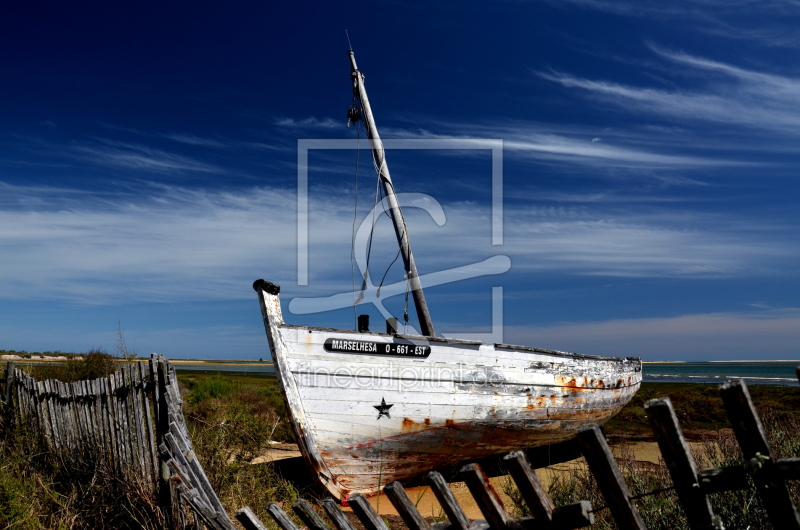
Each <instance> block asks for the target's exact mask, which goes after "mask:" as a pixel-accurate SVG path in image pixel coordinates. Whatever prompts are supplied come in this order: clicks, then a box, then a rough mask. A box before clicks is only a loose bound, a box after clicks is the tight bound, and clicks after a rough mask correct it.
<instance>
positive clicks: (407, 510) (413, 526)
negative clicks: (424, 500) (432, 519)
mask: <svg viewBox="0 0 800 530" xmlns="http://www.w3.org/2000/svg"><path fill="white" fill-rule="evenodd" d="M383 492H384V493H385V494H386V496H387V497H389V500H390V501H391V503H392V505H393V506H394V507H395V509H396V510H397V513H399V514H400V517H402V518H403V522H404V523H406V526H407V527H408V529H409V530H430V526H429V525H428V522H427V521H426V520H425V518H424V517H422V515H420V513H419V510H417V507H416V506H414V503H413V502H411V499H410V498H409V497H408V493H406V490H405V489H403V486H402V484H400V483H399V482H396V481H395V482H390V483H388V484H387V485H386V486H384V487H383Z"/></svg>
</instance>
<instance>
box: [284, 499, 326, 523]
mask: <svg viewBox="0 0 800 530" xmlns="http://www.w3.org/2000/svg"><path fill="white" fill-rule="evenodd" d="M292 510H294V513H295V514H296V515H297V517H299V518H300V520H301V521H303V524H305V525H306V526H307V527H308V528H309V530H331V529H330V527H329V526H328V525H326V524H325V521H323V520H322V519H321V518H320V516H319V515H317V512H315V511H314V508H312V507H311V505H310V504H308V502H307V501H306V500H305V499H297V500H296V501H295V502H294V504H292Z"/></svg>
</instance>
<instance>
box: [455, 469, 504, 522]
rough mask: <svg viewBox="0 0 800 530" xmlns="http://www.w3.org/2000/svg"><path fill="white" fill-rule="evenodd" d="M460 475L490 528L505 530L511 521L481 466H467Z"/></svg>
mask: <svg viewBox="0 0 800 530" xmlns="http://www.w3.org/2000/svg"><path fill="white" fill-rule="evenodd" d="M459 473H460V474H461V477H462V478H463V479H464V482H465V483H466V484H467V488H469V492H470V493H471V494H472V498H474V499H475V502H476V503H477V504H478V508H480V510H481V513H482V514H483V516H484V517H485V518H486V522H487V523H489V527H490V528H491V529H492V530H505V528H506V527H507V526H508V521H509V519H508V515H507V514H506V509H505V506H503V501H501V500H500V496H499V495H498V494H497V492H496V491H495V489H494V486H492V483H491V482H489V478H488V477H487V476H486V473H484V472H483V469H481V466H480V465H479V464H467V465H465V466H463V467H462V468H461V470H460V471H459Z"/></svg>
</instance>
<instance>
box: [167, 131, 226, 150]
mask: <svg viewBox="0 0 800 530" xmlns="http://www.w3.org/2000/svg"><path fill="white" fill-rule="evenodd" d="M164 137H165V138H169V139H170V140H174V141H176V142H180V143H182V144H187V145H196V146H200V147H228V144H227V143H225V142H222V141H220V140H214V139H212V138H201V137H199V136H195V135H193V134H185V133H170V134H165V135H164Z"/></svg>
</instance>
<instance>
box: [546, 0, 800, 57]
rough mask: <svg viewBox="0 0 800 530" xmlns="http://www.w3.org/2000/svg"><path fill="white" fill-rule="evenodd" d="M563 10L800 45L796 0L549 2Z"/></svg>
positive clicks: (799, 12)
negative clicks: (645, 19)
mask: <svg viewBox="0 0 800 530" xmlns="http://www.w3.org/2000/svg"><path fill="white" fill-rule="evenodd" d="M545 1H546V2H548V3H550V4H553V5H555V6H558V7H561V8H567V7H578V8H583V9H591V10H594V11H602V12H605V13H612V14H615V15H620V16H626V17H637V18H648V19H654V20H658V21H659V22H660V23H664V22H667V23H670V22H672V23H680V24H681V25H682V27H683V28H685V27H687V26H688V27H691V28H692V29H694V31H697V32H699V33H706V34H710V35H714V36H718V37H724V38H727V39H731V40H748V41H752V42H757V43H759V44H761V45H763V46H768V47H791V48H796V47H798V46H800V37H798V35H797V31H796V27H797V22H798V20H800V5H798V4H797V2H795V1H794V0H765V1H759V0H739V1H732V2H729V1H725V0H676V1H674V2H659V1H657V0H652V1H651V0H621V1H615V2H606V1H603V0H565V1H562V0H545Z"/></svg>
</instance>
